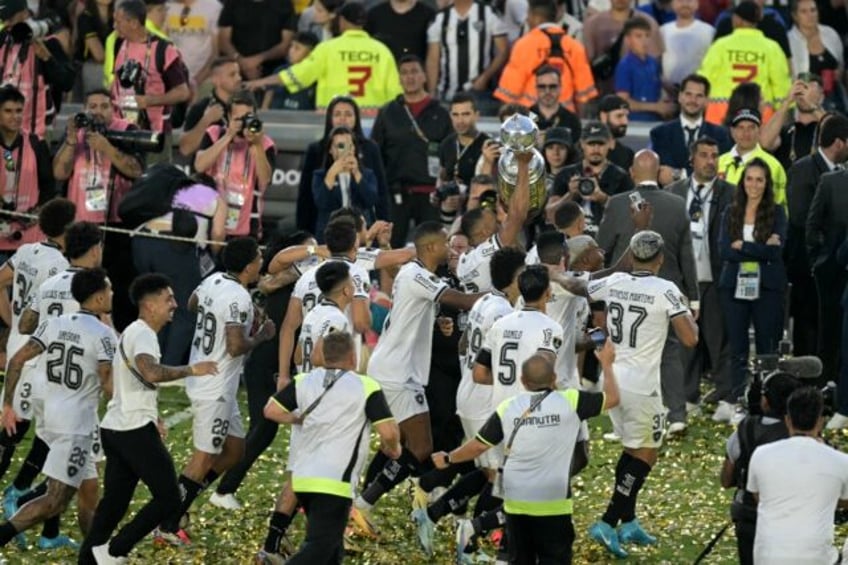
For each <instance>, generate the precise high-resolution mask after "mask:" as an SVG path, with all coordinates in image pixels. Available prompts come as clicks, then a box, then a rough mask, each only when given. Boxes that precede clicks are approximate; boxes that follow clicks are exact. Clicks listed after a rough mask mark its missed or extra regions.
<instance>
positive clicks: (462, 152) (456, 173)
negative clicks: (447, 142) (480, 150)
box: [453, 132, 480, 180]
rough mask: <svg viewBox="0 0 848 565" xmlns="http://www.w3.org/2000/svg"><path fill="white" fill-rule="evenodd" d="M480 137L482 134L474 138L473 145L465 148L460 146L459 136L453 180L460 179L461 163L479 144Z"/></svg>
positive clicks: (457, 137) (457, 138)
mask: <svg viewBox="0 0 848 565" xmlns="http://www.w3.org/2000/svg"><path fill="white" fill-rule="evenodd" d="M478 137H480V133H479V132H478V133H477V135H475V136H474V139H472V140H471V143H469V144H468V145H466V146H465V147H463V146H462V145H460V144H459V136H458V135H457V136H456V163H455V164H454V166H453V178H454V180H456V179H458V178H459V162H460V161H461V160H462V158H463V157H464V156H465V153H466V152H467V151H468V150H469V149H470V148H471V146H472V145H474V144H475V143H476V142H477V138H478Z"/></svg>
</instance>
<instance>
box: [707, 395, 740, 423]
mask: <svg viewBox="0 0 848 565" xmlns="http://www.w3.org/2000/svg"><path fill="white" fill-rule="evenodd" d="M735 413H736V406H734V405H733V404H731V403H730V402H727V401H726V400H719V401H718V408H716V411H715V412H714V413H713V422H728V423H729V422H730V419H731V418H733V415H734V414H735Z"/></svg>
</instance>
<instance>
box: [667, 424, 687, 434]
mask: <svg viewBox="0 0 848 565" xmlns="http://www.w3.org/2000/svg"><path fill="white" fill-rule="evenodd" d="M685 431H686V422H672V423H671V424H669V425H668V435H669V436H676V435H680V434H682V433H683V432H685Z"/></svg>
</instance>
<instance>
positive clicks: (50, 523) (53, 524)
mask: <svg viewBox="0 0 848 565" xmlns="http://www.w3.org/2000/svg"><path fill="white" fill-rule="evenodd" d="M60 520H61V516H53V517H52V518H47V519H46V520H44V524H43V525H42V526H41V537H43V538H47V539H53V538H55V537H56V536H58V535H59V523H60Z"/></svg>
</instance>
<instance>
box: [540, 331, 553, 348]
mask: <svg viewBox="0 0 848 565" xmlns="http://www.w3.org/2000/svg"><path fill="white" fill-rule="evenodd" d="M553 339H554V332H553V330H549V329H548V330H542V344H543V345H551V342H552V341H553Z"/></svg>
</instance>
